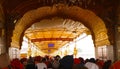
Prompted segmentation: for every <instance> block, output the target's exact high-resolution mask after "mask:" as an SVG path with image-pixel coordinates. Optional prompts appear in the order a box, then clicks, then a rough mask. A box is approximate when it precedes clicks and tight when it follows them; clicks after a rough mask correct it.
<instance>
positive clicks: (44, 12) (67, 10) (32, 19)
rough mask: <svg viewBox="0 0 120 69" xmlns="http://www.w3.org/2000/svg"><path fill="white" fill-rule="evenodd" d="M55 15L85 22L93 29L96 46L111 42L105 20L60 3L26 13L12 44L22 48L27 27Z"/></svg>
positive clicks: (16, 27) (20, 21) (16, 28)
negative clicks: (22, 39)
mask: <svg viewBox="0 0 120 69" xmlns="http://www.w3.org/2000/svg"><path fill="white" fill-rule="evenodd" d="M53 17H61V18H64V19H72V20H74V21H78V22H81V23H82V24H84V25H85V26H86V27H87V28H88V29H89V30H90V31H91V34H92V36H93V40H94V43H95V46H101V45H109V44H110V42H109V40H108V36H107V30H106V27H105V24H104V22H103V21H102V20H101V19H100V18H99V17H98V16H96V15H95V14H94V13H93V12H91V11H89V10H85V9H82V8H80V7H77V6H66V5H63V4H58V5H54V6H52V7H50V6H45V7H40V8H37V9H35V10H31V11H28V12H27V13H25V14H24V16H23V17H22V18H21V19H20V20H19V21H18V22H17V23H16V26H15V29H14V31H13V36H12V43H11V46H12V47H18V48H20V45H21V38H22V37H23V35H24V34H23V33H24V32H25V30H26V29H28V28H29V27H30V26H31V25H32V24H34V23H37V22H40V21H41V20H42V19H46V18H53Z"/></svg>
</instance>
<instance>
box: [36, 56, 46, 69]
mask: <svg viewBox="0 0 120 69" xmlns="http://www.w3.org/2000/svg"><path fill="white" fill-rule="evenodd" d="M44 60H45V59H43V58H42V57H41V56H36V57H35V65H36V67H37V69H47V65H46V64H45V63H44Z"/></svg>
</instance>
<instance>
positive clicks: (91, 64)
mask: <svg viewBox="0 0 120 69" xmlns="http://www.w3.org/2000/svg"><path fill="white" fill-rule="evenodd" d="M95 62H96V61H95V59H94V58H91V59H90V60H89V61H88V62H87V63H86V64H85V67H87V68H88V69H99V67H98V65H96V64H95Z"/></svg>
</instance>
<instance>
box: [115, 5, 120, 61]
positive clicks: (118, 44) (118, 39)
mask: <svg viewBox="0 0 120 69" xmlns="http://www.w3.org/2000/svg"><path fill="white" fill-rule="evenodd" d="M116 17H117V18H116V21H117V24H116V25H115V49H114V53H115V60H120V4H119V5H118V8H117V12H116Z"/></svg>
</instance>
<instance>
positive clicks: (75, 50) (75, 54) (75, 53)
mask: <svg viewBox="0 0 120 69" xmlns="http://www.w3.org/2000/svg"><path fill="white" fill-rule="evenodd" d="M77 53H78V50H77V48H76V41H75V46H74V52H73V54H74V56H75V58H76V56H77Z"/></svg>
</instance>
